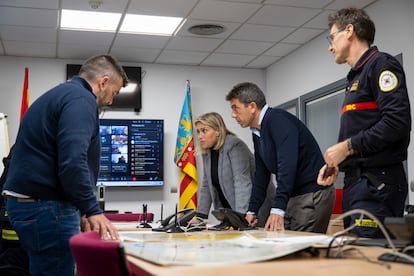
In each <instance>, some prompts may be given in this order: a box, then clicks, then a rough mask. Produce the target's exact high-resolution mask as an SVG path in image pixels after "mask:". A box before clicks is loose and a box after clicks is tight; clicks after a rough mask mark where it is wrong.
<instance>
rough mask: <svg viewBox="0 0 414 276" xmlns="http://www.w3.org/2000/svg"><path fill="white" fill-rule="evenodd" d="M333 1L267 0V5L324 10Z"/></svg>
mask: <svg viewBox="0 0 414 276" xmlns="http://www.w3.org/2000/svg"><path fill="white" fill-rule="evenodd" d="M331 2H332V0H266V1H265V4H275V5H286V6H292V7H304V8H317V9H322V8H324V7H325V6H326V5H328V4H329V3H331Z"/></svg>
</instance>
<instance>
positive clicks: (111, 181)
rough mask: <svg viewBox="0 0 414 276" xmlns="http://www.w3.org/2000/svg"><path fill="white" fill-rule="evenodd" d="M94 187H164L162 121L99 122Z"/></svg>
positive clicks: (113, 120) (107, 120)
mask: <svg viewBox="0 0 414 276" xmlns="http://www.w3.org/2000/svg"><path fill="white" fill-rule="evenodd" d="M99 131H100V136H101V163H100V168H99V177H98V182H97V183H96V185H97V186H99V185H103V186H113V187H128V186H129V187H135V186H163V185H164V170H163V169H164V120H154V119H139V120H138V119H100V127H99Z"/></svg>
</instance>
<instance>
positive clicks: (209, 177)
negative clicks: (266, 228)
mask: <svg viewBox="0 0 414 276" xmlns="http://www.w3.org/2000/svg"><path fill="white" fill-rule="evenodd" d="M195 127H196V130H197V136H198V144H197V152H198V153H201V154H202V160H203V178H202V183H201V185H200V186H199V188H198V192H197V195H198V200H197V202H198V204H197V205H198V206H197V217H199V218H203V219H207V218H208V214H209V211H210V208H211V205H212V204H213V207H214V209H218V208H229V209H232V210H235V211H237V212H240V213H243V214H245V213H246V212H247V208H248V206H249V199H250V194H251V190H252V179H253V175H254V170H255V165H254V156H253V154H252V152H251V151H250V150H249V148H248V147H247V145H246V144H245V143H244V142H243V141H242V140H241V139H240V138H238V137H237V136H236V135H235V134H234V133H232V132H231V131H230V130H228V129H227V127H226V125H225V124H224V121H223V118H222V117H221V115H220V114H218V113H216V112H210V113H206V114H203V115H201V116H200V117H198V118H197V119H196V120H195ZM269 187H270V189H269V191H268V194H269V196H268V199H269V200H268V201H267V202H266V201H265V203H264V204H263V205H262V208H261V209H262V210H261V211H259V216H260V213H263V218H260V217H259V226H260V225H261V224H262V225H264V223H265V222H266V218H267V216H268V215H269V212H270V208H271V199H272V198H273V196H274V190H275V187H274V185H269Z"/></svg>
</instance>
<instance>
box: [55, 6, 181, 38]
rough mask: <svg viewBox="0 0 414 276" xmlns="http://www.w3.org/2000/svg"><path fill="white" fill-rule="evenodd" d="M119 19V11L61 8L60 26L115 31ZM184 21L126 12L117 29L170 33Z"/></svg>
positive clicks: (175, 30) (74, 28)
mask: <svg viewBox="0 0 414 276" xmlns="http://www.w3.org/2000/svg"><path fill="white" fill-rule="evenodd" d="M120 20H121V14H120V13H108V12H92V11H78V10H62V16H61V21H60V28H62V29H70V30H82V31H102V32H115V31H116V29H117V28H118V25H119V24H120ZM184 22H185V20H184V19H183V18H182V17H167V16H150V15H139V14H126V15H125V17H124V19H123V21H122V25H121V27H120V30H119V31H120V32H123V33H136V34H146V35H172V34H174V32H177V31H178V30H179V28H180V27H181V26H182V25H183V23H184Z"/></svg>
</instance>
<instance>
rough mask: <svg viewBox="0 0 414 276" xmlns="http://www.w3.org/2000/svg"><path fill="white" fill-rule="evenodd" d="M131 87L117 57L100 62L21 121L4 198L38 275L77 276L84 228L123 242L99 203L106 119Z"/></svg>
mask: <svg viewBox="0 0 414 276" xmlns="http://www.w3.org/2000/svg"><path fill="white" fill-rule="evenodd" d="M127 81H128V80H127V77H126V75H125V72H124V70H123V69H122V66H120V65H119V64H118V62H117V61H116V60H115V59H114V58H113V57H112V56H108V55H100V56H95V57H92V58H90V59H88V60H87V61H86V62H85V63H84V64H83V65H82V67H81V69H80V71H79V76H75V77H74V78H72V79H71V80H69V81H67V82H65V83H62V84H60V85H58V86H56V87H54V88H52V89H50V90H49V91H47V92H46V93H44V94H43V95H41V96H40V97H39V98H38V99H37V100H36V101H34V102H33V103H32V105H31V106H30V108H29V109H28V110H27V112H26V113H25V115H24V117H23V119H22V121H21V124H20V128H19V132H18V134H17V139H16V143H15V145H14V149H13V155H12V158H11V161H10V167H9V171H8V176H7V180H6V183H5V185H4V188H3V194H4V195H5V196H6V197H7V210H8V215H9V219H10V221H11V223H12V226H13V228H14V229H15V230H16V232H17V234H18V236H19V238H20V241H21V243H22V246H23V248H24V249H25V250H26V251H27V253H28V255H29V263H30V274H31V275H74V260H73V257H72V255H71V251H70V248H69V239H70V237H71V236H73V235H74V234H76V233H78V232H79V225H80V226H81V229H82V230H83V231H87V230H96V231H99V233H100V235H101V237H102V238H103V239H118V233H117V231H116V229H115V228H114V226H113V225H112V224H111V223H110V221H109V220H108V219H107V218H106V217H105V216H104V214H103V211H102V210H101V209H100V208H99V206H98V202H97V200H96V197H95V195H94V191H95V187H96V186H95V185H96V181H97V177H98V172H99V160H100V136H99V116H98V115H99V108H100V107H103V106H105V105H110V104H111V103H112V99H113V97H114V96H115V95H117V94H118V93H119V90H120V89H121V88H122V87H123V86H125V85H126V84H127ZM79 214H80V216H81V217H80V216H79Z"/></svg>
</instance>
